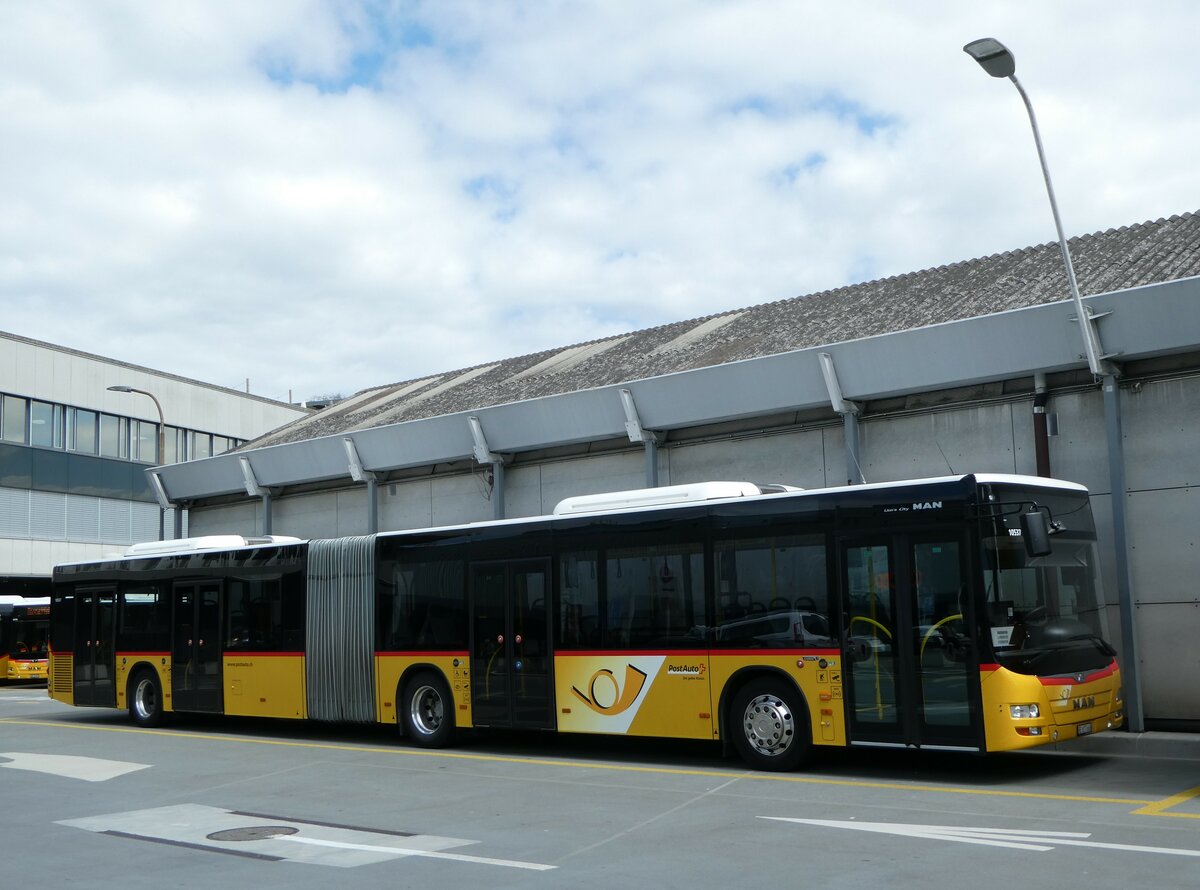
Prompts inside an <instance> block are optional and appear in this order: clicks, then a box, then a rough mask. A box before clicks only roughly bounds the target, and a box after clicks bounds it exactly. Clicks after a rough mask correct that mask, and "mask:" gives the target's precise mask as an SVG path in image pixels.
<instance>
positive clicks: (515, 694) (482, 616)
mask: <svg viewBox="0 0 1200 890" xmlns="http://www.w3.org/2000/svg"><path fill="white" fill-rule="evenodd" d="M549 602H550V563H549V560H545V559H534V560H520V561H512V562H488V563H475V564H474V565H472V566H471V713H472V719H473V720H474V722H475V723H476V724H477V725H479V726H497V727H501V726H503V727H512V728H519V729H545V728H548V727H550V726H551V725H552V723H551V714H552V713H553V712H552V709H551V704H552V703H551V696H552V694H553V692H552V690H553V686H552V683H551V664H552V660H551V657H550V639H549V621H548V615H549V612H548V604H549Z"/></svg>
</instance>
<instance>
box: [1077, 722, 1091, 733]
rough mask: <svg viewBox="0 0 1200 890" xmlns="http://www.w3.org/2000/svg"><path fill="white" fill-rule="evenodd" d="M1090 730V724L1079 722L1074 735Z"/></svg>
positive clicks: (1089, 731)
mask: <svg viewBox="0 0 1200 890" xmlns="http://www.w3.org/2000/svg"><path fill="white" fill-rule="evenodd" d="M1091 731H1092V724H1090V723H1080V724H1079V725H1078V726H1077V727H1075V734H1076V735H1088V734H1090V733H1091Z"/></svg>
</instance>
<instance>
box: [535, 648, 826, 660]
mask: <svg viewBox="0 0 1200 890" xmlns="http://www.w3.org/2000/svg"><path fill="white" fill-rule="evenodd" d="M797 653H799V654H804V655H826V656H828V655H834V656H836V655H840V654H841V652H840V651H839V650H837V649H813V648H808V649H805V648H802V647H799V646H789V647H787V648H783V647H780V648H771V649H559V650H558V651H557V652H555V653H554V654H555V655H556V656H563V655H572V656H579V657H586V658H603V657H605V656H609V655H614V656H618V657H621V658H629V657H633V656H636V655H663V656H666V657H668V658H695V657H697V656H699V655H707V656H711V657H718V656H736V657H739V658H745V657H746V656H761V655H784V656H790V655H793V654H797Z"/></svg>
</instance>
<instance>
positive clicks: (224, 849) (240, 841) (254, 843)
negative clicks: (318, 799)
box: [57, 804, 557, 871]
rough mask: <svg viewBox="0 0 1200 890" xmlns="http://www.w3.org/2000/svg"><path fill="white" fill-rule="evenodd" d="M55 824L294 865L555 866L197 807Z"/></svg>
mask: <svg viewBox="0 0 1200 890" xmlns="http://www.w3.org/2000/svg"><path fill="white" fill-rule="evenodd" d="M57 824H58V825H65V826H68V827H71V828H81V829H83V830H85V831H91V832H96V833H98V834H105V835H109V836H112V837H118V838H129V839H134V840H142V841H149V842H151V843H159V844H168V845H170V846H176V847H185V848H188V849H193V850H204V851H208V852H212V853H224V854H228V855H231V856H242V857H249V858H252V859H259V860H264V861H268V862H299V863H304V864H307V865H325V866H333V867H336V868H354V867H356V866H360V865H372V864H375V863H378V862H388V861H391V860H395V859H405V858H409V857H423V858H432V859H441V860H450V861H454V862H462V863H470V864H474V865H487V866H497V867H501V868H517V869H525V870H530V871H550V870H552V869H554V868H556V867H557V866H553V865H545V864H543V863H540V862H522V861H519V860H514V859H499V858H495V857H489V856H468V855H466V854H463V853H452V852H449V851H450V850H453V849H456V848H458V847H465V846H469V845H471V844H475V843H478V841H472V840H467V839H465V838H455V837H439V836H437V835H430V834H415V833H409V832H402V831H380V830H377V829H370V828H358V827H354V826H347V825H336V824H333V823H327V822H316V821H312V820H308V819H289V818H287V817H284V816H267V815H262V814H259V813H245V812H240V811H237V810H225V809H220V808H218V807H208V806H200V805H198V804H179V805H176V806H168V807H156V808H153V809H148V810H131V811H129V812H124V813H110V814H108V815H105V816H90V817H88V818H86V819H66V820H63V821H60V822H58V823H57Z"/></svg>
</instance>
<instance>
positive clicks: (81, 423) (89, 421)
mask: <svg viewBox="0 0 1200 890" xmlns="http://www.w3.org/2000/svg"><path fill="white" fill-rule="evenodd" d="M71 415H72V416H73V417H74V429H73V430H72V436H71V439H72V442H71V450H72V451H79V452H81V453H83V454H95V453H96V420H97V419H98V415H97V414H96V412H95V411H85V410H84V409H83V408H76V409H75V410H73V411H72V412H71Z"/></svg>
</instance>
